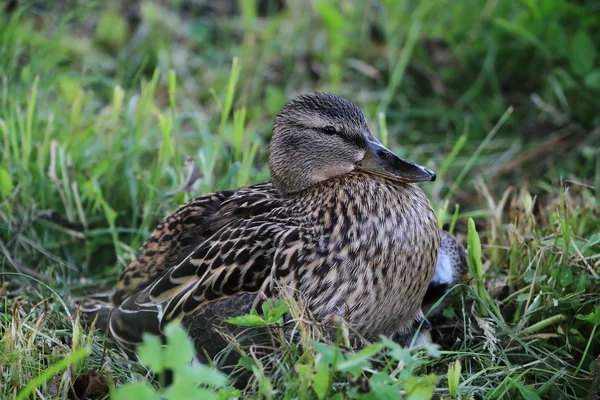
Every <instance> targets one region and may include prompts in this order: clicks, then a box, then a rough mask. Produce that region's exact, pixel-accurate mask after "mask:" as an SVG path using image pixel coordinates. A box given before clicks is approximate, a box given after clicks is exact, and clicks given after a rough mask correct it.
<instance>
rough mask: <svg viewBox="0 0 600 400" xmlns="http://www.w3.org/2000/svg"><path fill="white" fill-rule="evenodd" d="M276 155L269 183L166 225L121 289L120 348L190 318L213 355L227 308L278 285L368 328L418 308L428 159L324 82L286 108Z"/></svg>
mask: <svg viewBox="0 0 600 400" xmlns="http://www.w3.org/2000/svg"><path fill="white" fill-rule="evenodd" d="M270 167H271V173H272V177H273V184H272V185H271V184H264V185H258V186H254V187H249V188H246V189H241V190H239V191H226V192H220V193H215V194H211V195H207V196H203V197H200V198H198V199H195V200H192V201H191V202H189V203H187V204H186V205H184V206H182V207H180V208H179V209H178V210H177V211H176V212H175V213H173V214H172V215H170V216H169V217H167V218H166V219H165V221H164V222H163V223H162V224H161V225H159V226H158V227H157V229H156V231H155V232H154V233H153V234H152V236H151V238H150V239H149V240H148V242H146V243H145V244H144V245H143V246H142V248H141V249H140V252H139V255H138V257H137V258H136V260H135V261H134V262H132V263H131V265H129V266H128V268H127V269H126V270H125V272H124V273H123V276H122V278H121V281H120V283H119V286H118V288H117V290H116V292H115V294H114V295H113V297H112V302H113V305H112V306H111V307H112V312H111V314H110V320H109V329H110V333H111V334H112V336H113V337H114V338H115V339H116V340H117V342H118V343H119V345H120V346H121V347H122V348H124V349H127V350H129V351H131V350H133V347H134V346H135V344H137V343H138V342H139V341H140V340H141V335H142V333H144V332H152V333H160V332H161V329H162V327H163V326H164V324H166V323H167V322H169V321H171V320H174V319H182V320H183V323H184V325H185V326H186V327H187V329H188V331H189V332H190V333H192V334H193V336H194V337H195V339H196V345H197V347H199V350H202V349H204V350H206V347H207V346H208V347H212V348H211V349H210V350H211V351H212V352H213V354H214V350H215V349H214V347H219V346H220V345H221V344H222V343H221V342H218V341H217V340H216V339H215V340H208V342H207V339H206V338H207V337H212V333H211V332H213V328H214V327H216V326H219V325H220V324H221V322H222V319H223V318H225V317H226V316H233V315H240V314H243V313H244V312H246V311H247V310H249V309H250V308H251V307H255V306H257V305H258V304H259V302H260V301H261V299H262V298H264V297H265V296H266V297H276V296H278V295H279V294H280V291H281V290H285V291H286V293H291V294H292V295H293V296H297V297H298V298H299V299H301V300H302V302H303V304H304V305H306V306H307V307H309V308H310V310H311V312H312V314H313V315H315V316H316V317H317V318H322V319H329V318H331V317H334V316H339V317H342V318H345V319H347V320H348V322H350V323H351V324H352V325H353V326H354V328H355V329H356V330H357V332H358V333H359V334H361V335H362V336H364V337H366V338H369V339H374V338H376V337H378V336H379V335H393V334H394V333H395V332H397V331H398V330H403V329H408V328H410V327H412V326H413V322H414V321H415V320H418V319H420V318H422V312H421V303H422V301H423V298H424V296H425V292H426V290H427V287H428V284H429V282H430V281H431V280H432V277H433V276H434V273H435V267H436V261H437V256H438V248H439V245H440V231H439V227H438V223H437V218H436V216H435V214H434V212H433V210H432V208H431V206H430V204H429V201H428V200H427V198H426V196H425V195H424V194H423V192H422V191H421V190H420V189H419V188H418V187H417V186H416V185H415V184H413V183H410V182H418V181H425V180H432V179H434V178H435V175H434V174H433V173H432V172H431V171H429V170H427V169H426V168H423V167H420V166H418V165H416V164H412V163H410V162H407V161H405V160H402V159H400V158H398V157H397V156H395V155H394V154H393V153H391V152H390V151H389V150H387V149H386V148H385V147H383V146H382V145H381V143H379V142H378V141H377V139H375V138H374V136H373V135H372V133H371V131H370V130H369V127H368V126H367V124H366V121H365V118H364V116H363V115H362V113H361V112H360V110H359V109H358V108H357V107H356V106H354V105H353V104H352V103H350V102H349V101H347V100H344V99H341V98H339V97H337V96H333V95H324V94H309V95H304V96H300V97H298V98H297V99H295V100H294V101H292V102H291V103H290V104H288V105H287V106H286V107H285V108H284V109H283V110H282V112H281V113H280V114H279V115H278V117H277V119H276V122H275V130H274V135H273V140H272V143H271V156H270ZM217 342H218V343H217Z"/></svg>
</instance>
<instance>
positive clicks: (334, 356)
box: [313, 342, 345, 364]
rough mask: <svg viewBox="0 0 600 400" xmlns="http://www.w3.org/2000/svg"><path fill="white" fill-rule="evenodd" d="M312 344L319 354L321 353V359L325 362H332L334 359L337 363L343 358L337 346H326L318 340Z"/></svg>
mask: <svg viewBox="0 0 600 400" xmlns="http://www.w3.org/2000/svg"><path fill="white" fill-rule="evenodd" d="M313 346H314V348H315V349H316V350H317V351H318V352H319V354H321V357H322V360H323V361H324V362H326V363H327V364H333V363H334V360H335V361H336V362H337V363H341V362H342V361H344V360H345V357H344V355H343V354H342V352H341V351H340V349H338V348H337V347H334V346H328V345H326V344H323V343H319V342H313Z"/></svg>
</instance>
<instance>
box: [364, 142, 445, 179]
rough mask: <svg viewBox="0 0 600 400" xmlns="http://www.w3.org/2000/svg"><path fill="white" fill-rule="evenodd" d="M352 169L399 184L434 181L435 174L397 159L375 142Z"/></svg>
mask: <svg viewBox="0 0 600 400" xmlns="http://www.w3.org/2000/svg"><path fill="white" fill-rule="evenodd" d="M354 168H355V169H356V170H357V171H360V172H363V173H366V174H372V175H378V176H381V177H384V178H387V179H390V180H393V181H396V182H401V183H412V182H425V181H435V172H433V171H432V170H430V169H427V168H425V167H423V166H421V165H418V164H415V163H413V162H410V161H406V160H404V159H402V158H400V157H398V156H397V155H395V154H394V153H392V152H391V151H389V150H388V149H387V148H385V147H384V146H383V145H382V144H381V143H377V142H369V145H368V148H367V152H366V153H365V157H364V158H363V159H362V160H360V161H359V162H357V163H356V164H354Z"/></svg>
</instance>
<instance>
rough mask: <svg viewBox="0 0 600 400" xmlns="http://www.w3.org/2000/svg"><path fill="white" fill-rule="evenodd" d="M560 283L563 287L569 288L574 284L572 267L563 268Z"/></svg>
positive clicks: (559, 278)
mask: <svg viewBox="0 0 600 400" xmlns="http://www.w3.org/2000/svg"><path fill="white" fill-rule="evenodd" d="M558 283H560V285H561V286H562V287H567V286H569V285H570V284H571V283H573V271H571V267H568V266H563V267H562V268H561V269H560V272H559V273H558Z"/></svg>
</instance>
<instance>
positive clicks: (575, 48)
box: [569, 31, 596, 76]
mask: <svg viewBox="0 0 600 400" xmlns="http://www.w3.org/2000/svg"><path fill="white" fill-rule="evenodd" d="M595 59H596V47H595V46H594V42H593V41H592V39H591V38H590V37H589V35H588V34H587V33H586V32H585V31H579V32H577V33H576V34H575V36H573V39H572V40H571V46H570V47H569V62H570V64H571V69H572V70H573V72H575V73H576V74H577V75H580V76H583V75H585V74H587V73H588V72H590V71H591V69H592V68H593V67H594V61H595Z"/></svg>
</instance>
